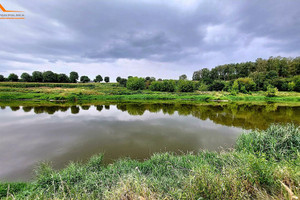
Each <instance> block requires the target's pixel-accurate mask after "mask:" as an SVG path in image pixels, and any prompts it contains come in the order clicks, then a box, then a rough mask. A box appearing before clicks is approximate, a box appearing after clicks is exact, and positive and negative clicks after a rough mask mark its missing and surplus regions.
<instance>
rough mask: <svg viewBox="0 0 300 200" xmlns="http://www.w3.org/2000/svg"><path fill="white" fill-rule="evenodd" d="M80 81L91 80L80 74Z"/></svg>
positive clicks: (86, 81)
mask: <svg viewBox="0 0 300 200" xmlns="http://www.w3.org/2000/svg"><path fill="white" fill-rule="evenodd" d="M80 81H81V82H82V83H88V82H90V81H91V80H90V78H89V77H87V76H81V77H80Z"/></svg>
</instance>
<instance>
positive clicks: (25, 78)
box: [21, 73, 32, 82]
mask: <svg viewBox="0 0 300 200" xmlns="http://www.w3.org/2000/svg"><path fill="white" fill-rule="evenodd" d="M21 79H22V81H24V82H31V81H32V77H31V76H30V75H29V74H28V73H23V74H22V75H21Z"/></svg>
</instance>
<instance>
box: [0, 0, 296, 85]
mask: <svg viewBox="0 0 300 200" xmlns="http://www.w3.org/2000/svg"><path fill="white" fill-rule="evenodd" d="M0 4H1V5H2V6H3V7H5V9H6V10H21V11H24V14H25V19H24V20H5V19H2V20H1V21H0V33H1V34H0V74H3V75H5V76H7V75H9V74H10V73H16V74H18V75H21V74H22V73H23V72H28V73H32V72H33V71H36V70H38V71H47V70H51V71H54V72H56V73H66V74H69V72H71V71H77V72H78V73H79V75H80V76H81V75H88V76H89V77H90V78H94V77H95V76H96V75H98V74H100V75H102V76H110V77H111V80H113V81H114V80H115V78H116V77H117V76H121V77H127V76H130V75H131V76H142V77H146V76H153V77H156V78H165V79H167V78H173V79H175V78H178V77H179V76H180V75H182V74H186V75H187V76H188V78H189V79H191V77H192V74H193V72H194V71H196V70H199V69H201V68H204V67H207V68H212V67H215V66H217V65H221V64H228V63H236V62H246V61H255V60H256V58H269V57H270V56H284V57H297V56H300V36H299V33H300V11H299V8H300V1H298V0H264V1H261V0H239V1H236V0H77V1H74V0H56V1H54V0H42V1H36V0H26V1H24V0H9V1H8V0H0ZM0 14H3V13H2V11H1V10H0Z"/></svg>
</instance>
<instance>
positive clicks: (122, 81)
mask: <svg viewBox="0 0 300 200" xmlns="http://www.w3.org/2000/svg"><path fill="white" fill-rule="evenodd" d="M119 83H120V85H122V86H123V87H126V84H127V79H126V78H121V80H120V81H119Z"/></svg>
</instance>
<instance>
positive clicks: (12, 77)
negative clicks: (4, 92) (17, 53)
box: [7, 73, 19, 82]
mask: <svg viewBox="0 0 300 200" xmlns="http://www.w3.org/2000/svg"><path fill="white" fill-rule="evenodd" d="M7 80H9V81H12V82H17V81H18V80H19V77H18V75H16V74H14V73H11V74H10V75H9V76H8V77H7Z"/></svg>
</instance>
